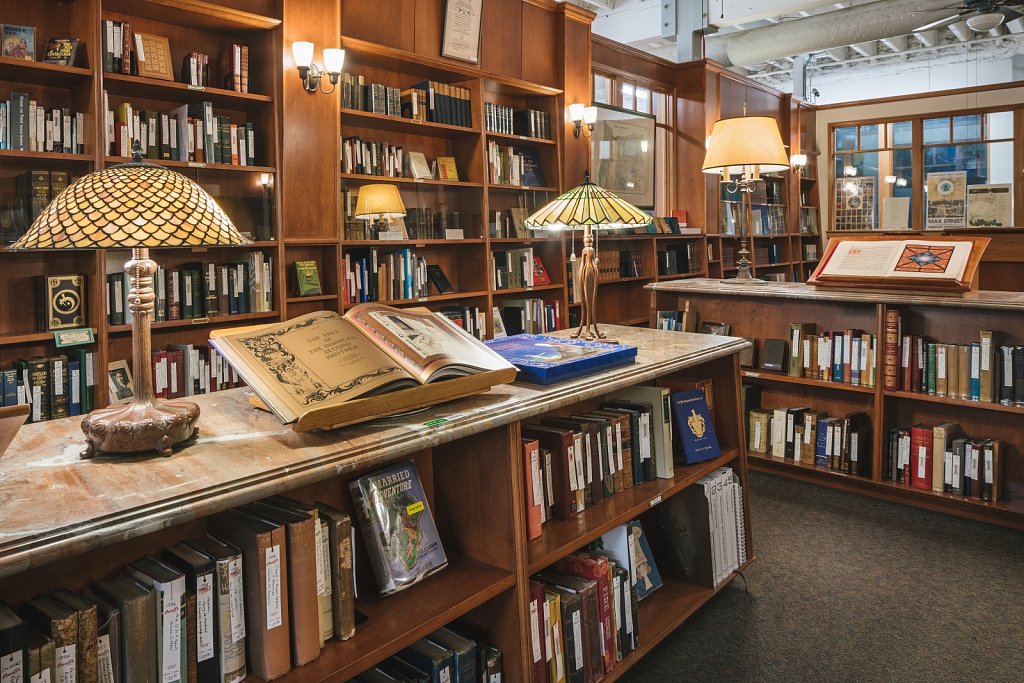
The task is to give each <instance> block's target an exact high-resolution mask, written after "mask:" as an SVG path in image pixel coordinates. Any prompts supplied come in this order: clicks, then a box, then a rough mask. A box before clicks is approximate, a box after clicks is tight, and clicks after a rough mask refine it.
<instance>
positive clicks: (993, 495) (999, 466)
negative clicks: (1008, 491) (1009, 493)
mask: <svg viewBox="0 0 1024 683" xmlns="http://www.w3.org/2000/svg"><path fill="white" fill-rule="evenodd" d="M981 458H982V464H981V468H980V469H981V499H982V500H987V501H991V502H993V503H998V502H1000V501H1001V500H1002V499H1003V458H1002V446H1001V442H1000V441H998V440H995V439H987V440H986V441H985V443H983V444H982V446H981Z"/></svg>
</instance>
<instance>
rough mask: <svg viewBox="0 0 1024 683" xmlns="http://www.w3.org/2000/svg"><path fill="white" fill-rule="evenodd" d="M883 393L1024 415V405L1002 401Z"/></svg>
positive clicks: (906, 392)
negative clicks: (1006, 404) (991, 401)
mask: <svg viewBox="0 0 1024 683" xmlns="http://www.w3.org/2000/svg"><path fill="white" fill-rule="evenodd" d="M883 393H884V394H885V396H886V397H891V398H901V399H904V400H909V401H920V402H922V403H938V404H939V405H949V406H957V407H960V408H974V409H975V410H990V411H994V412H999V413H1013V414H1017V415H1024V406H1005V405H1003V404H1002V403H989V402H987V401H970V400H964V399H962V398H950V397H949V396H933V395H931V394H919V393H917V392H916V391H892V390H889V389H887V390H885V391H884V392H883Z"/></svg>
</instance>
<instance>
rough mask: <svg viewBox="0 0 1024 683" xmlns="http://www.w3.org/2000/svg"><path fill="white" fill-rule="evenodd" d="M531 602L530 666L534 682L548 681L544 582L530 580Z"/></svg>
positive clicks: (528, 616)
mask: <svg viewBox="0 0 1024 683" xmlns="http://www.w3.org/2000/svg"><path fill="white" fill-rule="evenodd" d="M529 585H530V595H529V598H530V602H529V607H528V608H527V610H528V615H527V618H528V619H529V620H530V645H529V657H530V668H531V671H532V673H533V675H532V676H531V678H532V679H533V681H534V683H548V664H547V659H548V655H547V649H546V648H547V645H548V642H547V639H546V638H545V637H544V606H545V604H546V603H545V599H544V595H545V593H544V584H542V583H541V582H540V581H536V580H534V579H531V580H530V584H529Z"/></svg>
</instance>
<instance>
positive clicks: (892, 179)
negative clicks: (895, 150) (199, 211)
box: [885, 175, 897, 185]
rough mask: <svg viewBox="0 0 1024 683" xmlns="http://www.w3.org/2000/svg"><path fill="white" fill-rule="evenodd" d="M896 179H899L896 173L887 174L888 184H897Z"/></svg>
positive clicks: (886, 181)
mask: <svg viewBox="0 0 1024 683" xmlns="http://www.w3.org/2000/svg"><path fill="white" fill-rule="evenodd" d="M896 180H897V178H896V176H894V175H887V176H885V184H886V185H895V184H896Z"/></svg>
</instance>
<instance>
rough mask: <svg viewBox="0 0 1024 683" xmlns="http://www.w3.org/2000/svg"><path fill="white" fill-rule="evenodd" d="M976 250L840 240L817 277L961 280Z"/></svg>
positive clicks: (937, 243) (933, 243) (938, 243)
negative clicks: (973, 251)
mask: <svg viewBox="0 0 1024 683" xmlns="http://www.w3.org/2000/svg"><path fill="white" fill-rule="evenodd" d="M973 246H974V245H973V244H972V243H971V242H946V241H942V240H877V241H861V240H842V239H840V242H839V244H838V245H837V246H836V248H835V251H834V252H833V253H832V254H831V256H830V257H829V259H828V262H827V263H825V264H823V266H822V268H821V269H820V271H819V273H818V276H819V277H828V276H833V277H869V278H870V277H878V278H907V279H918V278H923V279H928V280H960V279H962V278H963V276H964V271H965V269H966V268H967V262H968V260H969V259H970V256H971V249H972V248H973Z"/></svg>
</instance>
